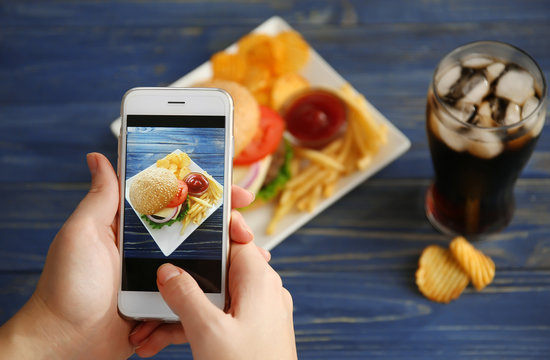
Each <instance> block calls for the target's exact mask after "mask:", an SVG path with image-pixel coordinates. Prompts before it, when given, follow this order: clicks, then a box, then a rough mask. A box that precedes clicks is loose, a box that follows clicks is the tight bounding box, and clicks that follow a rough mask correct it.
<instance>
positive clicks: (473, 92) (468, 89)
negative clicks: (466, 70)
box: [461, 74, 489, 104]
mask: <svg viewBox="0 0 550 360" xmlns="http://www.w3.org/2000/svg"><path fill="white" fill-rule="evenodd" d="M488 92H489V81H487V79H486V78H485V76H483V75H481V74H480V75H475V76H473V77H472V78H471V79H470V80H469V81H468V82H467V83H466V84H465V85H464V88H462V93H463V94H464V98H462V100H461V101H465V102H468V103H471V104H479V103H480V102H481V100H482V99H483V98H484V97H485V95H487V93H488Z"/></svg>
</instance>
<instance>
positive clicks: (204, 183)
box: [183, 172, 209, 196]
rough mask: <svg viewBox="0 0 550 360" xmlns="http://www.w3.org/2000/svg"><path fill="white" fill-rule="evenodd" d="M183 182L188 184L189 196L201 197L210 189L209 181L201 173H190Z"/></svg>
mask: <svg viewBox="0 0 550 360" xmlns="http://www.w3.org/2000/svg"><path fill="white" fill-rule="evenodd" d="M183 181H184V182H185V183H186V184H187V188H188V191H189V194H191V195H193V196H201V195H202V194H204V193H205V192H206V190H207V189H208V185H209V183H208V179H207V178H206V177H205V176H204V175H203V174H201V173H198V172H192V173H189V174H188V175H187V176H186V177H185V179H183Z"/></svg>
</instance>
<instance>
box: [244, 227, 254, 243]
mask: <svg viewBox="0 0 550 360" xmlns="http://www.w3.org/2000/svg"><path fill="white" fill-rule="evenodd" d="M244 225H245V230H246V232H247V233H248V239H249V241H250V242H252V241H254V233H253V232H252V229H251V228H250V226H248V224H247V223H244Z"/></svg>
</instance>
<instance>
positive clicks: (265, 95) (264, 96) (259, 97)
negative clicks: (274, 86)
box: [252, 87, 271, 107]
mask: <svg viewBox="0 0 550 360" xmlns="http://www.w3.org/2000/svg"><path fill="white" fill-rule="evenodd" d="M252 95H254V98H255V99H256V101H257V102H258V104H260V105H265V106H269V107H271V88H270V87H266V88H263V89H260V90H257V91H254V92H253V93H252Z"/></svg>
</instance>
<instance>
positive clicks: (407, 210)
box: [0, 179, 550, 271]
mask: <svg viewBox="0 0 550 360" xmlns="http://www.w3.org/2000/svg"><path fill="white" fill-rule="evenodd" d="M428 184H429V182H428V181H426V180H424V179H418V180H416V179H372V180H370V181H367V182H365V183H364V184H363V185H361V186H360V187H358V188H357V189H356V190H354V191H353V192H352V193H350V194H349V195H347V196H345V197H344V198H343V199H342V200H341V201H339V202H338V203H336V204H335V205H333V206H332V207H330V208H328V209H327V210H325V211H324V212H323V213H321V214H320V215H319V216H317V217H315V218H314V219H313V220H312V221H311V222H310V223H308V224H307V225H306V226H305V227H303V228H302V229H300V230H299V231H298V232H296V233H295V234H293V235H292V236H291V237H289V238H288V239H287V240H286V241H285V242H283V243H282V244H281V245H280V246H278V247H277V248H275V249H274V251H273V264H274V265H276V266H277V268H278V269H279V270H287V269H288V268H298V269H302V270H305V269H309V270H311V271H319V270H321V271H327V269H330V270H331V271H348V270H349V269H350V267H357V268H358V269H362V270H363V271H368V270H369V269H372V268H375V269H388V270H392V269H395V268H409V269H412V268H414V267H415V266H416V265H415V264H416V261H417V258H418V256H419V254H420V252H421V251H422V249H423V248H424V247H425V246H427V245H429V244H432V243H435V244H440V245H445V244H447V243H448V241H449V240H450V238H449V237H446V236H444V235H441V234H439V233H438V232H436V231H435V230H434V229H433V228H432V227H431V226H430V224H429V223H428V221H427V220H426V218H425V216H424V194H425V191H426V189H427V187H428ZM86 190H87V184H65V185H63V184H44V183H43V184H40V183H39V184H33V183H27V184H25V183H22V184H15V183H14V184H0V198H2V199H5V200H4V205H5V206H6V208H9V209H10V211H9V212H7V213H5V214H4V216H3V217H2V219H1V220H0V259H1V261H0V270H14V269H18V270H33V271H38V270H40V269H41V267H42V264H43V260H44V257H45V254H46V252H47V248H48V246H49V243H50V241H51V240H52V239H53V237H54V235H55V233H56V232H57V229H58V228H60V227H61V225H62V223H63V222H64V221H65V219H66V218H67V217H68V216H69V214H70V213H71V212H72V210H73V209H74V207H75V206H76V204H77V203H78V201H79V200H80V198H81V197H82V196H84V194H85V192H86ZM14 194H17V195H14ZM516 197H517V208H516V212H515V217H514V219H513V221H512V223H511V224H510V226H509V227H508V228H507V229H506V230H505V231H503V232H501V233H499V234H496V235H492V236H488V237H486V238H485V239H483V240H480V241H478V242H477V243H476V244H477V246H479V247H480V248H481V249H483V250H484V251H487V252H488V253H489V254H490V255H491V256H493V257H494V258H495V260H496V263H497V266H499V267H503V268H521V267H525V268H533V269H535V268H545V267H548V266H550V262H549V260H548V259H546V257H545V255H544V254H546V253H547V252H548V251H550V241H549V240H548V239H550V229H548V225H547V222H548V218H549V217H550V180H548V179H541V180H537V179H522V180H520V181H519V183H518V186H517V191H516ZM28 204H33V206H31V207H29V206H28ZM335 242H337V245H336V244H335Z"/></svg>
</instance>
